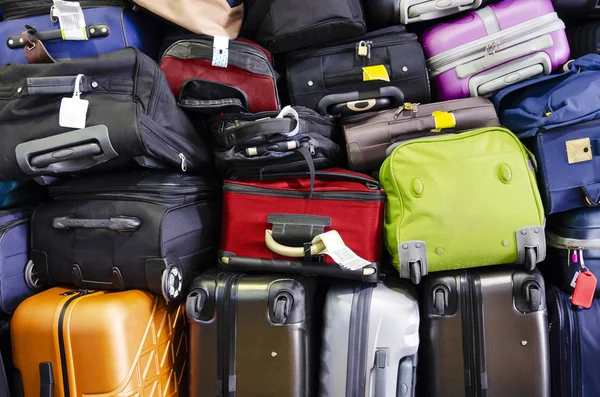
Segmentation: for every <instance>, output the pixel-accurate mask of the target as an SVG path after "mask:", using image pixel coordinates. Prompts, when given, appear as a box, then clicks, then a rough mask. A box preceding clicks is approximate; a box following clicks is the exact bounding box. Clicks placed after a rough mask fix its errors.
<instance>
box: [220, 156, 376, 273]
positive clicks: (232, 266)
mask: <svg viewBox="0 0 600 397" xmlns="http://www.w3.org/2000/svg"><path fill="white" fill-rule="evenodd" d="M306 175H307V174H296V175H291V176H285V177H281V178H277V177H269V178H268V179H265V178H264V177H263V179H262V180H258V179H253V180H252V179H247V180H234V181H225V185H224V187H223V195H224V198H223V220H222V222H223V225H222V231H221V252H220V255H219V262H220V266H221V267H222V268H224V269H226V270H235V271H261V272H265V271H267V272H268V271H273V272H279V273H300V274H305V275H322V276H330V277H339V278H349V279H358V280H362V281H366V282H376V281H377V278H378V270H377V269H378V263H379V260H380V255H381V244H382V233H383V206H384V200H385V195H384V192H383V190H382V189H381V187H380V185H379V183H378V182H377V181H375V180H374V179H372V178H370V177H368V176H366V175H363V174H358V173H353V172H350V171H346V170H342V169H337V168H330V169H327V170H325V171H320V172H316V173H315V179H314V180H313V182H314V185H313V187H312V192H311V178H310V177H307V176H306ZM330 230H335V231H337V232H338V233H339V235H340V237H341V238H342V239H343V241H344V243H345V245H346V246H347V247H348V248H350V250H352V251H353V252H354V253H355V254H357V255H358V256H360V257H361V258H363V259H365V260H366V261H368V262H369V263H368V264H367V265H366V266H365V267H363V268H359V269H356V270H348V269H345V268H342V267H340V266H338V265H337V264H336V262H334V261H333V260H332V259H331V257H329V256H328V255H318V254H317V255H311V254H314V253H315V252H311V241H312V240H313V238H314V237H315V236H317V235H320V234H322V233H324V232H328V231H330ZM273 242H275V244H273ZM274 246H275V247H281V246H284V248H290V247H295V252H298V250H301V251H300V255H294V256H292V257H290V256H283V255H281V252H282V251H281V249H277V248H273V247H274ZM269 247H271V248H269ZM276 252H279V254H278V253H276ZM302 253H303V254H302ZM300 256H303V257H301V258H298V257H300Z"/></svg>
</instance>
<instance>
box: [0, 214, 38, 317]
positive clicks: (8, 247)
mask: <svg viewBox="0 0 600 397" xmlns="http://www.w3.org/2000/svg"><path fill="white" fill-rule="evenodd" d="M29 216H30V214H29V212H28V211H27V210H17V209H13V210H2V211H0V310H1V311H2V312H4V313H8V314H10V313H12V312H13V311H14V310H15V309H16V308H17V306H18V305H19V303H21V302H22V301H24V300H25V299H26V298H28V297H30V296H31V295H33V294H34V291H33V290H32V289H30V288H29V287H28V286H27V284H26V282H25V267H26V266H27V261H28V257H29Z"/></svg>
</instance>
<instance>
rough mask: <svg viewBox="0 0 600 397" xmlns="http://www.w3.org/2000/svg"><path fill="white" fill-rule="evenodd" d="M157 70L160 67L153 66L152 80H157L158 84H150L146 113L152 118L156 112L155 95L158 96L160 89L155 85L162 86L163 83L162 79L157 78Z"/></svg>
mask: <svg viewBox="0 0 600 397" xmlns="http://www.w3.org/2000/svg"><path fill="white" fill-rule="evenodd" d="M159 72H160V68H154V79H153V80H152V81H157V80H158V84H152V89H151V90H150V106H149V108H148V113H147V114H148V115H149V116H150V117H151V118H152V119H153V118H154V115H155V114H156V109H157V108H158V101H157V100H156V98H155V96H158V94H160V92H161V91H162V89H161V88H159V87H157V85H158V86H160V87H162V86H163V84H165V81H164V79H163V78H159ZM160 77H162V76H160Z"/></svg>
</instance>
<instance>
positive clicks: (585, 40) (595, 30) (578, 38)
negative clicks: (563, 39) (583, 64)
mask: <svg viewBox="0 0 600 397" xmlns="http://www.w3.org/2000/svg"><path fill="white" fill-rule="evenodd" d="M598 14H599V16H600V12H599V13H598ZM567 38H568V39H569V46H570V48H571V59H576V58H579V57H582V56H584V55H587V54H592V53H600V21H588V22H582V21H577V22H573V23H572V24H568V25H567Z"/></svg>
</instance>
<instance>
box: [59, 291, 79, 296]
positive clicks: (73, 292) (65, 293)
mask: <svg viewBox="0 0 600 397" xmlns="http://www.w3.org/2000/svg"><path fill="white" fill-rule="evenodd" d="M77 293H79V291H67V292H63V293H62V294H60V296H69V295H75V294H77Z"/></svg>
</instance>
